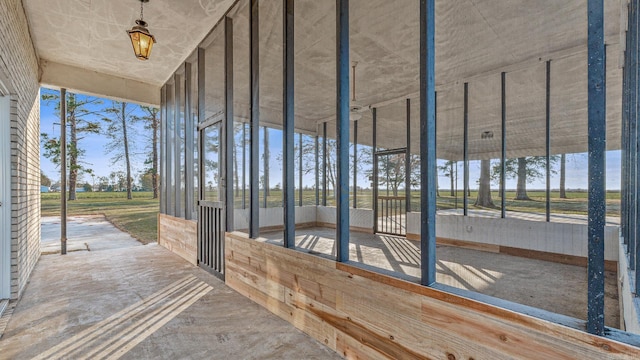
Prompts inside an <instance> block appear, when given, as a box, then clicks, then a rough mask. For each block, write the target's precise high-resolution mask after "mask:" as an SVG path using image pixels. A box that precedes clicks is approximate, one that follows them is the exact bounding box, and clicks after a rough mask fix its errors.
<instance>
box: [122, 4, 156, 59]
mask: <svg viewBox="0 0 640 360" xmlns="http://www.w3.org/2000/svg"><path fill="white" fill-rule="evenodd" d="M146 2H149V0H140V19H139V20H136V25H134V26H133V27H132V28H131V30H128V31H127V33H128V34H129V37H130V38H131V44H132V45H133V52H134V53H135V55H136V57H137V58H138V59H139V60H149V55H151V48H152V47H153V44H154V43H155V42H156V38H155V37H154V36H153V35H151V33H150V32H149V29H147V23H146V22H145V21H144V20H143V14H142V5H143V4H144V3H146Z"/></svg>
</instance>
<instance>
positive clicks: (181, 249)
mask: <svg viewBox="0 0 640 360" xmlns="http://www.w3.org/2000/svg"><path fill="white" fill-rule="evenodd" d="M158 245H161V246H163V247H165V248H167V249H169V250H170V251H172V252H174V253H175V254H177V255H179V256H180V257H182V258H183V259H185V260H187V261H188V262H189V263H191V264H193V265H198V223H197V222H195V221H192V220H185V219H180V218H177V217H173V216H169V215H165V214H159V215H158Z"/></svg>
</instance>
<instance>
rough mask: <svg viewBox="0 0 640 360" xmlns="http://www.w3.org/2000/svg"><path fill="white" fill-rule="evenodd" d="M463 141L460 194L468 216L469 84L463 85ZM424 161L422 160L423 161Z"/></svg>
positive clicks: (465, 214)
mask: <svg viewBox="0 0 640 360" xmlns="http://www.w3.org/2000/svg"><path fill="white" fill-rule="evenodd" d="M463 126H464V139H463V143H462V147H463V151H462V152H463V163H464V174H463V176H464V184H463V185H464V190H463V191H464V193H463V194H462V195H463V197H462V206H463V213H464V216H467V215H469V213H468V211H469V198H468V196H467V194H469V83H464V124H463ZM423 160H424V159H423Z"/></svg>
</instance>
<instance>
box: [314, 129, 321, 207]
mask: <svg viewBox="0 0 640 360" xmlns="http://www.w3.org/2000/svg"><path fill="white" fill-rule="evenodd" d="M314 153H315V154H314V155H315V157H316V164H315V165H316V168H315V172H314V174H315V177H316V188H315V190H316V191H315V193H316V206H318V205H320V158H319V157H320V140H319V139H318V135H317V134H316V139H315V146H314Z"/></svg>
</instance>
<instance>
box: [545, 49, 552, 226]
mask: <svg viewBox="0 0 640 360" xmlns="http://www.w3.org/2000/svg"><path fill="white" fill-rule="evenodd" d="M546 76H547V79H546V96H545V108H546V109H545V139H546V143H545V151H546V154H545V161H546V172H547V173H546V179H547V187H546V206H545V208H546V217H547V222H549V221H551V60H547V75H546Z"/></svg>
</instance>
